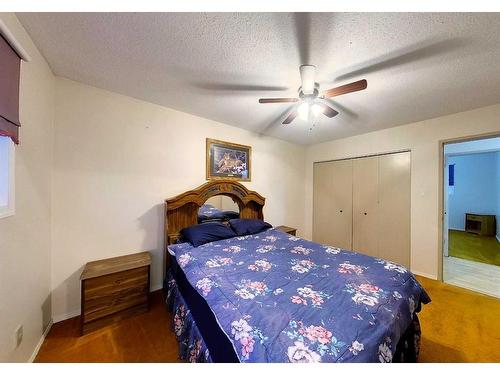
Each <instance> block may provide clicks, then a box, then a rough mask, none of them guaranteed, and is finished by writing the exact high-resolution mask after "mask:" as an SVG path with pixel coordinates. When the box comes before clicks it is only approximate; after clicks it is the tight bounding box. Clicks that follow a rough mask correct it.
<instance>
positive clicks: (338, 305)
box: [169, 229, 430, 362]
mask: <svg viewBox="0 0 500 375" xmlns="http://www.w3.org/2000/svg"><path fill="white" fill-rule="evenodd" d="M169 248H170V249H171V250H172V251H173V252H174V253H175V256H176V259H177V262H178V264H179V266H180V267H181V268H182V270H183V272H184V273H185V275H186V278H187V280H188V281H189V283H190V284H191V285H192V286H193V287H194V288H195V289H196V290H197V291H198V292H199V293H200V295H202V296H203V297H204V298H205V300H206V301H207V303H208V305H209V306H210V308H211V309H212V311H213V312H214V314H215V316H216V318H217V321H218V322H219V325H220V327H221V329H222V330H223V331H224V332H225V333H226V335H227V336H228V338H229V339H230V340H231V342H232V344H233V346H234V349H235V352H236V353H237V355H238V357H239V359H240V361H241V362H346V361H347V362H379V361H380V362H390V361H391V360H392V356H393V354H394V352H395V350H396V345H397V343H398V341H399V339H400V337H401V336H402V335H403V333H404V331H405V330H406V328H407V327H408V326H409V325H410V323H411V322H412V320H413V315H414V314H415V313H416V312H418V311H420V304H421V303H428V302H429V301H430V299H429V297H428V296H427V294H426V292H425V291H424V290H423V288H422V287H421V286H420V284H419V283H418V281H417V280H416V279H415V277H414V276H413V274H412V273H410V272H409V271H408V270H407V269H406V268H404V267H402V266H400V265H397V264H394V263H391V262H388V261H385V260H382V259H377V258H373V257H369V256H365V255H362V254H358V253H355V252H351V251H347V250H342V249H339V248H335V247H330V246H323V245H320V244H317V243H314V242H310V241H307V240H304V239H301V238H298V237H294V236H290V235H288V234H286V233H283V232H280V231H277V230H274V229H270V230H268V231H265V232H262V233H259V234H256V235H250V236H243V237H234V238H231V239H227V240H222V241H216V242H212V243H208V244H205V245H202V246H200V247H197V248H194V247H192V246H191V245H190V244H188V243H182V244H177V245H172V246H170V247H169Z"/></svg>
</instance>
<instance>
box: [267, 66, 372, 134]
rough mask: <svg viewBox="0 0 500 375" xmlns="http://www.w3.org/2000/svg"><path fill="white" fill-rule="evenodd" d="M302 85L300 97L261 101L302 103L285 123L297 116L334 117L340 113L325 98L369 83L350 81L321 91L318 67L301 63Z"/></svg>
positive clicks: (364, 87) (364, 86) (361, 88)
mask: <svg viewBox="0 0 500 375" xmlns="http://www.w3.org/2000/svg"><path fill="white" fill-rule="evenodd" d="M299 71H300V78H301V80H302V86H300V87H299V90H298V92H299V97H298V98H261V99H259V103H262V104H264V103H296V102H300V104H299V105H298V106H297V107H296V108H294V109H293V111H292V112H291V113H290V114H289V115H288V116H287V118H286V119H285V120H283V124H285V125H286V124H290V123H291V122H292V121H293V120H295V118H296V117H297V116H299V117H300V118H301V119H303V120H305V121H308V120H309V118H316V117H317V116H319V115H320V114H324V115H325V116H326V117H329V118H332V117H334V116H336V115H338V114H339V113H338V112H337V111H336V110H335V109H333V108H332V107H330V106H329V105H328V104H326V103H324V101H323V99H326V98H333V97H334V96H339V95H344V94H349V93H351V92H355V91H361V90H364V89H366V87H367V85H368V83H367V82H366V79H362V80H360V81H356V82H352V83H348V84H346V85H342V86H338V87H334V88H332V89H329V90H326V91H323V92H322V93H321V94H320V93H319V83H317V82H315V81H314V76H315V73H316V67H315V66H314V65H301V66H300V68H299Z"/></svg>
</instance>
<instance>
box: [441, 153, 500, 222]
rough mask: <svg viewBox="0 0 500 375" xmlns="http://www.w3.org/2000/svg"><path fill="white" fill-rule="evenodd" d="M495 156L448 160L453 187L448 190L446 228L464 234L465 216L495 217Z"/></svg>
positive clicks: (498, 187)
mask: <svg viewBox="0 0 500 375" xmlns="http://www.w3.org/2000/svg"><path fill="white" fill-rule="evenodd" d="M497 155H498V152H487V153H475V154H469V155H457V156H449V157H448V162H447V163H448V164H454V165H455V167H454V170H455V186H454V187H453V188H451V189H448V220H449V222H448V225H449V228H450V229H457V230H465V214H466V213H475V214H480V215H498V214H499V213H500V212H497V207H498V202H497V199H498V197H497V196H498V191H499V189H500V185H498V178H497Z"/></svg>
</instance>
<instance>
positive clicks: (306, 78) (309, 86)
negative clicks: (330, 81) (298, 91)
mask: <svg viewBox="0 0 500 375" xmlns="http://www.w3.org/2000/svg"><path fill="white" fill-rule="evenodd" d="M299 71H300V79H301V81H302V92H303V93H304V94H306V95H310V94H312V93H313V92H314V82H315V81H314V78H315V77H314V76H315V73H316V67H315V66H314V65H301V66H300V68H299Z"/></svg>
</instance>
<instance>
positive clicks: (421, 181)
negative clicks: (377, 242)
mask: <svg viewBox="0 0 500 375" xmlns="http://www.w3.org/2000/svg"><path fill="white" fill-rule="evenodd" d="M499 131H500V105H494V106H489V107H483V108H479V109H476V110H472V111H467V112H461V113H456V114H453V115H449V116H444V117H439V118H435V119H431V120H426V121H421V122H418V123H413V124H408V125H404V126H399V127H395V128H390V129H385V130H381V131H377V132H372V133H367V134H362V135H358V136H354V137H349V138H344V139H339V140H335V141H331V142H325V143H321V144H317V145H312V146H309V147H307V149H306V230H305V232H304V233H305V235H306V236H307V237H309V238H310V237H311V233H312V191H313V189H312V177H313V162H315V161H324V160H334V159H340V158H348V157H355V156H363V155H369V154H376V153H382V152H393V151H398V150H406V149H409V150H411V173H412V181H411V190H412V191H411V269H412V270H413V272H415V273H418V274H421V275H424V276H429V277H432V278H437V276H438V274H439V273H438V267H439V264H440V263H439V250H438V249H439V248H438V246H440V245H439V243H438V238H439V231H440V227H441V226H440V220H441V217H440V213H439V196H440V191H439V176H440V173H441V166H440V152H441V150H440V147H439V141H440V140H450V139H454V138H458V137H464V136H473V135H478V134H484V133H491V132H499Z"/></svg>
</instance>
